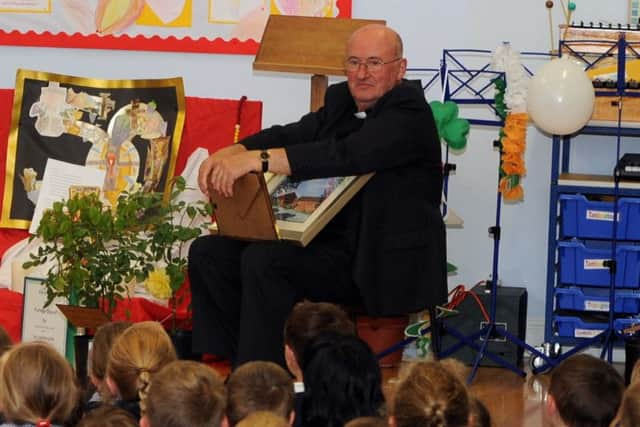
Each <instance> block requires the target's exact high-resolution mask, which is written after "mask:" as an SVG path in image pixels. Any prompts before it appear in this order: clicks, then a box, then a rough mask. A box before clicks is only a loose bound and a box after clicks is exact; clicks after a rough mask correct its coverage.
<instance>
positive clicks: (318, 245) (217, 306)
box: [189, 236, 361, 366]
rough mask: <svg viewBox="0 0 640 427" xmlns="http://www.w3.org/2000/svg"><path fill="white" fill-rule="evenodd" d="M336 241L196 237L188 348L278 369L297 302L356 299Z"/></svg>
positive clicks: (347, 263)
mask: <svg viewBox="0 0 640 427" xmlns="http://www.w3.org/2000/svg"><path fill="white" fill-rule="evenodd" d="M340 243H341V242H340V241H332V240H331V239H324V240H323V239H321V238H320V236H318V237H317V238H316V240H314V241H313V242H312V243H311V244H310V245H309V246H307V247H304V248H303V247H299V246H294V245H291V244H288V243H283V242H251V243H248V242H241V241H237V240H233V239H228V238H225V237H219V236H202V237H199V238H198V239H196V240H195V241H194V242H193V243H192V245H191V248H190V250H189V279H190V282H191V291H192V308H193V350H194V352H197V353H209V354H216V355H220V356H226V357H229V358H230V359H231V361H232V363H233V365H234V366H238V365H240V364H241V363H243V362H246V361H250V360H269V361H273V362H276V363H279V364H281V365H282V366H284V344H283V331H284V324H285V321H286V318H287V316H288V315H289V312H290V311H291V308H292V307H293V305H294V304H295V303H296V302H298V301H300V300H302V299H308V300H311V301H327V302H334V303H339V304H357V303H360V302H361V299H360V295H359V292H358V289H357V287H356V285H355V283H354V282H353V280H352V278H351V258H350V255H349V254H348V253H347V252H346V251H345V250H344V245H341V244H340Z"/></svg>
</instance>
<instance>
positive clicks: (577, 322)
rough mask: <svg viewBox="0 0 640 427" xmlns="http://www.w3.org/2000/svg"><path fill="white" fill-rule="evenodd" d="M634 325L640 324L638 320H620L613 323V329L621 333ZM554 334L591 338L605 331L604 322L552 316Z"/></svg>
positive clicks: (605, 325)
mask: <svg viewBox="0 0 640 427" xmlns="http://www.w3.org/2000/svg"><path fill="white" fill-rule="evenodd" d="M636 323H640V319H638V318H631V319H629V318H622V319H615V320H614V321H613V329H615V330H616V331H617V332H622V331H623V330H624V329H627V328H629V327H630V326H632V325H635V324H636ZM553 324H554V325H555V331H556V334H557V335H558V336H560V337H569V338H593V337H595V336H596V335H598V334H600V333H601V332H603V331H604V330H605V329H607V323H606V322H585V321H584V320H582V319H581V318H579V317H574V316H560V315H555V316H553Z"/></svg>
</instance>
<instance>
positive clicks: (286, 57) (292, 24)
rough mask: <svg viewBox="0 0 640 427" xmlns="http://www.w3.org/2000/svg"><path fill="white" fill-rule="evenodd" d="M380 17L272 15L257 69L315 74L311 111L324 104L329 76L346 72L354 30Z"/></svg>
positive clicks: (263, 40) (379, 21)
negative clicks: (348, 45)
mask: <svg viewBox="0 0 640 427" xmlns="http://www.w3.org/2000/svg"><path fill="white" fill-rule="evenodd" d="M367 24H383V25H384V24H385V21H381V20H369V19H340V18H312V17H306V16H287V15H271V16H270V17H269V21H267V25H266V27H265V29H264V34H263V36H262V41H261V42H260V49H259V50H258V54H257V55H256V58H255V60H254V62H253V69H254V70H263V71H283V72H288V73H304V74H312V76H311V111H316V110H317V109H318V108H320V107H322V105H323V103H324V94H325V91H326V90H327V86H328V82H329V79H328V77H327V76H328V75H333V76H339V75H344V60H345V53H346V47H347V40H348V39H349V36H350V35H351V33H353V31H355V30H356V29H358V28H360V27H362V26H364V25H367Z"/></svg>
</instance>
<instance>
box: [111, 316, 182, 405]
mask: <svg viewBox="0 0 640 427" xmlns="http://www.w3.org/2000/svg"><path fill="white" fill-rule="evenodd" d="M176 359H177V357H176V351H175V349H174V347H173V343H172V342H171V339H170V338H169V335H168V334H167V332H166V331H165V330H164V329H163V328H162V326H160V324H159V323H158V322H152V321H147V322H140V323H135V324H133V325H131V326H130V327H129V328H127V329H126V330H125V331H124V332H122V333H121V334H120V335H119V336H118V337H117V338H116V340H115V341H114V342H113V346H112V347H111V352H110V353H109V361H108V362H107V371H106V375H107V377H109V378H111V379H112V380H113V382H114V383H115V385H116V386H117V387H118V392H119V393H120V397H121V398H122V399H123V400H135V399H136V398H138V399H140V401H141V409H143V410H144V408H143V407H142V403H143V402H144V398H145V396H146V393H147V389H148V387H149V380H150V377H151V375H152V374H154V373H155V372H157V371H158V370H160V368H162V367H163V366H164V365H166V364H168V363H169V362H173V361H174V360H176Z"/></svg>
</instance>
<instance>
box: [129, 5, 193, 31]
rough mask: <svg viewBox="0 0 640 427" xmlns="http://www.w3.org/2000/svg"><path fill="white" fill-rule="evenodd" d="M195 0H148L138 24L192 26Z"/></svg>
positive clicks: (137, 20) (137, 21)
mask: <svg viewBox="0 0 640 427" xmlns="http://www.w3.org/2000/svg"><path fill="white" fill-rule="evenodd" d="M192 15H193V0H182V1H172V2H167V1H161V0H155V1H154V0H147V1H146V3H145V5H144V8H143V9H142V12H141V13H140V16H139V17H138V19H136V24H137V25H147V26H154V27H191V25H192V24H191V20H192Z"/></svg>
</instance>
